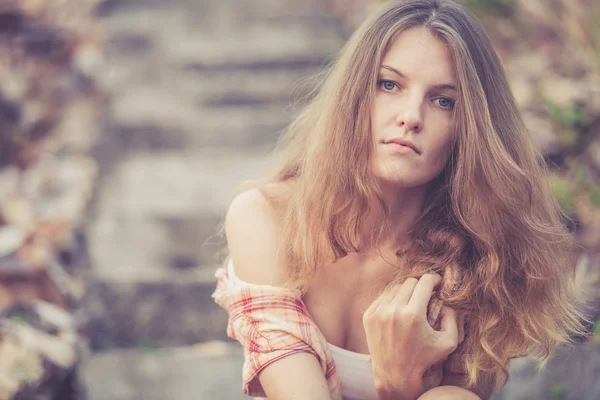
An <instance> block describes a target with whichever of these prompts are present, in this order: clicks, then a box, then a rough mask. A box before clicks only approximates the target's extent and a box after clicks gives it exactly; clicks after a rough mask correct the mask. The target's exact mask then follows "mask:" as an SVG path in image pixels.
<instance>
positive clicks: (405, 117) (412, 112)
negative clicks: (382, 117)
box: [396, 98, 423, 133]
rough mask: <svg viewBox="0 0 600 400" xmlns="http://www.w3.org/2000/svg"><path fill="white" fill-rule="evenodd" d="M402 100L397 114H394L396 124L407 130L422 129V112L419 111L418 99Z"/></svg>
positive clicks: (418, 130) (416, 130) (419, 103)
mask: <svg viewBox="0 0 600 400" xmlns="http://www.w3.org/2000/svg"><path fill="white" fill-rule="evenodd" d="M407 100H408V101H406V102H404V103H403V104H402V105H401V107H400V110H399V111H398V115H397V116H396V125H398V126H400V127H405V128H406V130H407V132H410V131H414V132H415V133H418V132H420V131H421V130H423V113H422V111H421V102H420V101H419V100H418V99H416V98H415V99H407Z"/></svg>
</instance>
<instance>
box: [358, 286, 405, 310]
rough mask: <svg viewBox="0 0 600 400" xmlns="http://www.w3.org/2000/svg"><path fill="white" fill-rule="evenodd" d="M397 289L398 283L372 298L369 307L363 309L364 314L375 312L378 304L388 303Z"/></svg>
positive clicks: (398, 287)
mask: <svg viewBox="0 0 600 400" xmlns="http://www.w3.org/2000/svg"><path fill="white" fill-rule="evenodd" d="M399 289H400V285H395V286H392V287H390V288H388V289H386V290H384V291H383V292H382V293H381V294H380V295H379V296H377V298H375V300H373V302H372V303H371V305H370V306H369V308H367V310H366V311H365V316H368V315H371V314H375V313H376V312H377V309H378V308H379V307H380V306H382V305H384V304H389V303H390V301H391V300H392V299H393V298H394V296H395V295H396V292H397V291H398V290H399Z"/></svg>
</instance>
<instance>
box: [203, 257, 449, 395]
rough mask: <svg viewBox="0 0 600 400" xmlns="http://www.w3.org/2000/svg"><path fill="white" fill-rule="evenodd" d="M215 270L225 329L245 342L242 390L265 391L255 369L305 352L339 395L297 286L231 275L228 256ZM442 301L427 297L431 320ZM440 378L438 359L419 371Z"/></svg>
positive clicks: (323, 343) (429, 381)
mask: <svg viewBox="0 0 600 400" xmlns="http://www.w3.org/2000/svg"><path fill="white" fill-rule="evenodd" d="M215 276H216V278H217V285H216V289H215V292H214V293H213V298H214V300H215V302H216V303H217V304H219V305H220V306H221V307H223V308H224V309H225V310H226V311H227V313H228V314H229V320H228V324H227V335H228V336H229V337H230V338H232V339H235V340H237V341H239V342H240V343H241V344H242V346H243V348H244V365H243V368H242V380H243V384H242V391H243V393H244V394H246V395H248V396H256V397H266V394H265V392H264V390H263V388H262V386H261V384H260V381H259V380H258V375H259V374H260V372H261V371H262V370H263V369H264V368H265V367H267V366H268V365H270V364H271V363H273V362H275V361H277V360H279V359H281V358H283V357H286V356H289V355H292V354H294V353H298V352H308V353H311V354H313V355H314V356H315V357H316V358H317V360H318V361H319V364H320V366H321V370H322V371H323V375H324V376H325V379H326V380H327V384H328V386H329V390H330V392H331V396H332V399H333V400H343V399H342V392H341V386H340V380H339V377H338V374H337V372H336V365H335V362H334V359H333V354H332V352H331V349H330V346H329V345H328V342H327V340H326V338H325V336H324V335H323V333H322V332H321V331H320V330H319V327H318V326H317V325H316V323H315V322H314V321H313V319H312V318H311V316H310V313H309V311H308V309H307V308H306V305H305V304H304V302H303V301H302V298H301V294H300V293H299V292H297V291H294V290H292V289H288V288H283V287H278V286H270V285H256V284H252V283H248V282H244V281H242V280H240V279H239V278H237V277H236V276H235V274H234V271H233V263H232V261H231V259H229V260H228V262H227V264H226V267H225V268H219V269H218V270H217V271H216V273H215ZM441 304H442V303H441V301H440V300H439V299H437V298H433V299H432V303H431V304H430V307H429V312H428V321H429V323H430V324H431V325H432V326H435V325H436V323H438V317H439V314H440V310H441ZM441 380H442V368H441V364H438V365H436V366H433V367H431V368H430V369H429V370H428V372H427V373H426V376H425V377H424V383H425V386H426V387H427V388H431V387H435V386H438V385H439V384H440V383H441Z"/></svg>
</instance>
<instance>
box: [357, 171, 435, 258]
mask: <svg viewBox="0 0 600 400" xmlns="http://www.w3.org/2000/svg"><path fill="white" fill-rule="evenodd" d="M380 188H381V192H382V195H383V201H384V204H385V207H386V208H387V209H388V210H389V215H388V217H387V218H388V220H389V221H390V222H391V231H386V232H384V236H383V237H382V242H380V243H379V244H378V245H377V247H378V248H396V247H399V246H402V245H404V244H406V243H408V241H409V240H410V237H409V233H410V231H411V230H412V228H413V227H414V224H415V222H416V221H417V219H418V218H419V217H420V216H421V213H422V212H423V209H424V205H425V199H426V195H427V188H426V187H424V186H420V187H414V188H403V187H398V186H394V185H392V184H390V183H388V182H382V183H381V185H380ZM385 218H386V217H385V213H384V210H383V209H382V207H381V205H380V204H379V202H378V201H377V199H373V200H372V205H371V207H370V213H369V215H368V217H367V219H366V221H365V224H364V229H362V232H361V236H362V237H367V235H369V234H372V233H373V232H374V231H376V230H378V229H379V228H380V226H381V224H382V221H383V220H384V219H385Z"/></svg>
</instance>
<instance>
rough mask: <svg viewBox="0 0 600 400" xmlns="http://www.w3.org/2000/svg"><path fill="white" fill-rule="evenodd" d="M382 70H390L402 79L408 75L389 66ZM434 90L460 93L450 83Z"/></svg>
mask: <svg viewBox="0 0 600 400" xmlns="http://www.w3.org/2000/svg"><path fill="white" fill-rule="evenodd" d="M381 68H382V69H387V70H390V71H392V72H393V73H395V74H396V75H398V76H399V77H400V78H402V79H406V75H404V74H403V73H402V72H400V71H398V70H397V69H396V68H393V67H390V66H389V65H382V66H381ZM433 88H434V89H449V90H454V91H457V92H458V90H457V89H456V86H454V85H452V84H450V83H440V84H439V85H435V86H433Z"/></svg>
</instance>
